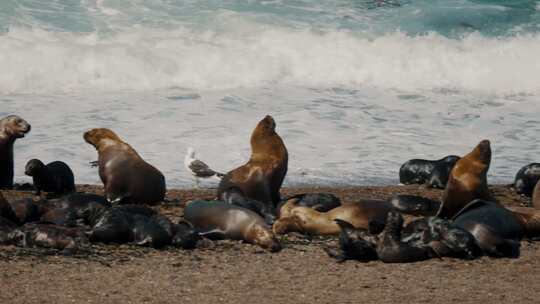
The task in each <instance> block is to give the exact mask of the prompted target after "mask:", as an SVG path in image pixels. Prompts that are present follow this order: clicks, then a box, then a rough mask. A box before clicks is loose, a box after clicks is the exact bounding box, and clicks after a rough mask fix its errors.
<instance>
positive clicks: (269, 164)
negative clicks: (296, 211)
mask: <svg viewBox="0 0 540 304" xmlns="http://www.w3.org/2000/svg"><path fill="white" fill-rule="evenodd" d="M287 163H288V153H287V148H286V147H285V144H284V143H283V140H282V139H281V137H279V135H278V134H277V133H276V123H275V121H274V119H273V118H272V116H270V115H267V116H266V117H265V118H264V119H263V120H261V121H260V122H259V123H258V124H257V127H255V130H253V133H252V134H251V157H250V159H249V161H248V162H247V163H246V164H244V165H243V166H240V167H238V168H236V169H234V170H232V171H230V172H228V173H227V174H226V175H225V177H223V179H222V180H221V182H220V183H219V187H218V197H219V198H220V199H222V198H221V196H222V194H223V193H224V192H226V191H227V190H228V189H229V188H231V187H238V188H240V189H241V190H242V192H243V193H244V195H245V196H246V197H248V198H250V199H254V200H257V201H260V202H263V203H265V204H267V205H271V206H272V207H273V208H275V207H276V206H277V204H278V203H279V201H280V194H279V189H280V188H281V184H282V183H283V179H284V178H285V175H286V174H287Z"/></svg>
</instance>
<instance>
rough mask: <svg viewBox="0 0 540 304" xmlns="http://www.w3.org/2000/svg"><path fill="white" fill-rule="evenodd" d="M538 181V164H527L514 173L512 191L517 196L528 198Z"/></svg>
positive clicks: (539, 175) (539, 177)
mask: <svg viewBox="0 0 540 304" xmlns="http://www.w3.org/2000/svg"><path fill="white" fill-rule="evenodd" d="M539 180H540V163H531V164H528V165H526V166H524V167H522V168H521V169H519V171H518V172H517V173H516V177H515V178H514V189H516V193H517V194H521V195H525V196H528V197H530V196H531V195H532V193H533V189H534V186H535V185H536V183H538V181H539Z"/></svg>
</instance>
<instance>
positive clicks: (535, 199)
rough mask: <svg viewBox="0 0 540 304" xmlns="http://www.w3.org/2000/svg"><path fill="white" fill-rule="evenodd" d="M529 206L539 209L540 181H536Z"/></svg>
mask: <svg viewBox="0 0 540 304" xmlns="http://www.w3.org/2000/svg"><path fill="white" fill-rule="evenodd" d="M531 206H532V207H533V208H535V209H540V181H539V182H537V183H536V186H535V187H534V191H533V194H532V199H531Z"/></svg>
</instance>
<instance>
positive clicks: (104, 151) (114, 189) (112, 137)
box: [84, 129, 166, 204]
mask: <svg viewBox="0 0 540 304" xmlns="http://www.w3.org/2000/svg"><path fill="white" fill-rule="evenodd" d="M84 140H85V141H86V142H87V143H89V144H91V145H93V146H94V147H95V148H96V150H97V152H98V166H99V176H100V178H101V181H102V182H103V185H104V186H105V194H106V197H107V200H109V201H110V202H112V203H126V204H127V203H130V204H156V203H159V202H161V201H163V199H164V198H165V192H166V186H165V177H164V176H163V174H161V172H160V171H159V170H158V169H156V168H155V167H153V166H152V165H150V164H149V163H147V162H145V161H144V160H143V159H142V158H141V157H140V156H139V154H137V152H136V151H135V150H134V149H133V148H132V147H131V146H130V145H128V144H127V143H125V142H123V141H122V140H121V139H120V137H118V136H117V135H116V134H115V133H114V132H113V131H111V130H109V129H92V130H90V131H87V132H85V133H84Z"/></svg>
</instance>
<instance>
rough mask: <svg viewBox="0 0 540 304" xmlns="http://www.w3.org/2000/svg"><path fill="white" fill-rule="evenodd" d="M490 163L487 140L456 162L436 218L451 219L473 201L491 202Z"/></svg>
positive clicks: (489, 149) (489, 148)
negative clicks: (488, 179)
mask: <svg viewBox="0 0 540 304" xmlns="http://www.w3.org/2000/svg"><path fill="white" fill-rule="evenodd" d="M490 162H491V147H490V143H489V140H482V141H481V142H480V143H479V144H478V145H477V146H476V147H475V148H474V150H472V151H471V152H470V153H469V154H467V155H465V156H464V157H462V158H461V159H459V160H458V161H457V163H456V165H455V166H454V168H453V169H452V172H450V178H449V180H448V184H447V185H446V188H445V189H444V193H443V196H442V200H441V202H442V204H441V207H440V209H439V211H438V212H437V216H438V217H440V218H452V217H453V216H454V215H455V214H456V213H457V212H458V211H459V210H461V209H462V208H463V207H465V205H467V204H468V203H470V202H471V201H473V200H475V199H485V200H490V201H492V200H493V198H492V196H491V194H490V192H489V189H488V183H487V172H488V170H489V165H490Z"/></svg>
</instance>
